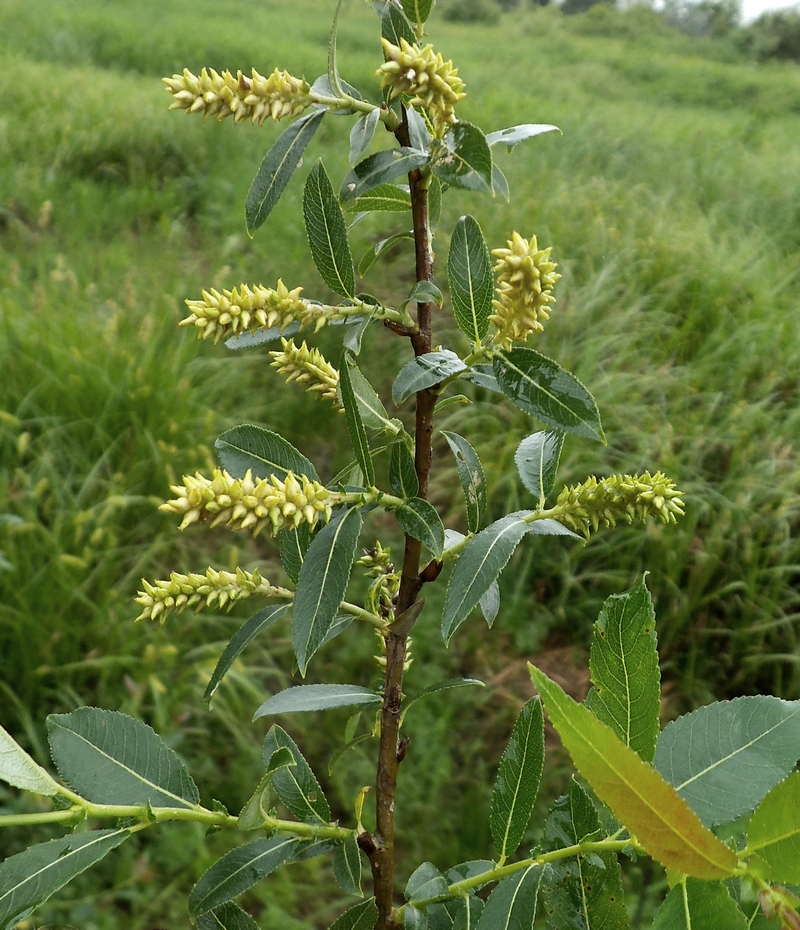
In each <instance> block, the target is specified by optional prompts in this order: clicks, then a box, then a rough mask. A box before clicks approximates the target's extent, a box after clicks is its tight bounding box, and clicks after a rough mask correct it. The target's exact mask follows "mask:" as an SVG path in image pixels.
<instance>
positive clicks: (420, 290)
mask: <svg viewBox="0 0 800 930" xmlns="http://www.w3.org/2000/svg"><path fill="white" fill-rule="evenodd" d="M411 303H416V304H421V305H424V304H436V306H437V307H441V306H442V304H443V303H444V295H443V294H442V292H441V291H440V290H439V288H438V287H437V286H436V285H435V284H434V283H433V281H417V283H416V284H415V285H414V286H413V287H412V288H411V293H410V294H409V295H408V298H407V299H406V300H405V301H404V302H403V306H404V307H406V306H408V304H411Z"/></svg>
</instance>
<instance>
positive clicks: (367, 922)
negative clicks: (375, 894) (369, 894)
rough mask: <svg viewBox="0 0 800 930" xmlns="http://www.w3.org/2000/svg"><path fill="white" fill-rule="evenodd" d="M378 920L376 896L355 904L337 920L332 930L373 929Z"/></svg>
mask: <svg viewBox="0 0 800 930" xmlns="http://www.w3.org/2000/svg"><path fill="white" fill-rule="evenodd" d="M377 920H378V907H377V905H376V904H375V899H374V898H368V899H367V900H366V901H362V902H361V903H360V904H354V905H353V907H351V908H349V909H348V910H346V911H345V912H344V914H342V916H341V917H340V918H339V919H338V920H335V921H334V922H333V923H332V924H331V926H330V930H373V927H374V926H375V923H376V922H377Z"/></svg>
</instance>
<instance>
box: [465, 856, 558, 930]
mask: <svg viewBox="0 0 800 930" xmlns="http://www.w3.org/2000/svg"><path fill="white" fill-rule="evenodd" d="M541 881H542V867H541V866H540V865H529V866H528V867H527V868H525V869H520V870H519V872H514V874H513V875H509V876H508V877H507V878H504V879H503V880H502V881H501V882H500V884H499V885H498V886H497V887H496V888H495V889H494V891H493V892H492V893H491V894H490V895H489V900H488V901H487V902H486V907H485V908H484V909H483V913H482V914H481V918H480V920H479V921H478V925H477V927H476V930H523V928H526V930H527V928H529V927H532V926H533V921H534V919H535V917H536V898H537V895H538V894H539V885H540V883H541Z"/></svg>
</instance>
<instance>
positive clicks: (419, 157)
mask: <svg viewBox="0 0 800 930" xmlns="http://www.w3.org/2000/svg"><path fill="white" fill-rule="evenodd" d="M429 157H430V156H429V155H428V153H427V152H421V151H419V150H418V149H412V148H404V147H401V148H395V149H385V150H384V151H382V152H375V154H374V155H370V156H369V158H365V159H364V161H361V162H359V163H358V164H357V165H356V166H355V167H354V168H353V170H352V171H351V172H350V173H349V174H348V175H347V177H346V178H345V179H344V181H343V182H342V189H341V191H340V193H339V197H340V199H341V201H342V203H344V204H346V203H347V202H348V201H351V200H356V198H358V197H361V196H362V195H363V194H366V193H367V192H368V191H371V190H372V189H373V188H375V187H378V186H379V185H381V184H386V183H387V182H388V181H393V180H394V179H395V178H397V177H400V175H405V174H408V172H409V171H413V170H414V169H415V168H421V167H422V166H423V165H424V164H426V163H427V161H428V159H429Z"/></svg>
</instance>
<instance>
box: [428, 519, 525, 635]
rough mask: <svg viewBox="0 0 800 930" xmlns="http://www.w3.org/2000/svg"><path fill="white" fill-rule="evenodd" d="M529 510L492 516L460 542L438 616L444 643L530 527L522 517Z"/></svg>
mask: <svg viewBox="0 0 800 930" xmlns="http://www.w3.org/2000/svg"><path fill="white" fill-rule="evenodd" d="M531 513H532V511H530V510H520V511H518V512H517V513H512V514H509V515H508V516H507V517H503V518H502V519H500V520H496V521H495V522H494V523H492V524H490V525H489V526H487V527H486V529H485V530H481V532H480V533H478V534H477V535H476V536H473V538H472V539H470V541H469V542H468V543H467V544H466V546H464V551H463V552H462V553H461V555H460V556H459V558H458V561H457V562H456V567H455V568H454V570H453V574H452V575H451V576H450V583H449V584H448V586H447V597H446V599H445V604H444V616H443V618H442V635H443V636H444V641H445V643H449V642H450V637H451V636H452V635H453V633H455V631H456V630H457V629H458V627H459V626H461V624H462V623H463V622H464V620H466V619H467V617H468V616H469V615H470V613H472V611H473V610H474V609H475V608H476V607H477V606H478V603H479V602H480V599H481V598H482V597H483V595H484V594H485V593H486V592H487V591H488V590H489V588H490V587H491V585H492V583H493V582H494V581H495V580H496V579H497V576H498V575H499V574H500V572H501V571H502V570H503V569H504V568H505V567H506V565H507V564H508V560H509V559H510V558H511V556H512V555H513V554H514V550H515V549H516V548H517V545H518V544H519V541H520V540H521V539H522V537H523V536H524V535H525V534H526V533H527V532H528V531H529V529H530V525H529V524H528V523H526V522H525V518H526V517H529V516H530V515H531Z"/></svg>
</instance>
